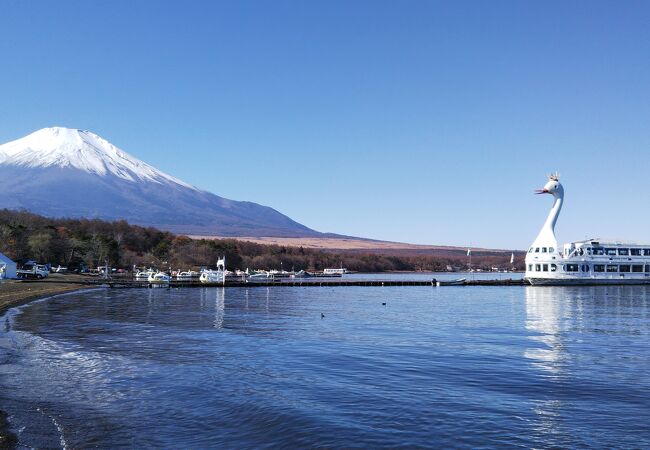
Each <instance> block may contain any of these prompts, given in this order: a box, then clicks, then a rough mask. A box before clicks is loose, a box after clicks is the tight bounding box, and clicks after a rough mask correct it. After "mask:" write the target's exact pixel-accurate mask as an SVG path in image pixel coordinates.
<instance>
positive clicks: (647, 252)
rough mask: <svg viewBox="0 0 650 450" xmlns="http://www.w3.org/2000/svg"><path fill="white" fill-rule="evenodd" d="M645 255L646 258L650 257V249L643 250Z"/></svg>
mask: <svg viewBox="0 0 650 450" xmlns="http://www.w3.org/2000/svg"><path fill="white" fill-rule="evenodd" d="M643 255H644V256H650V248H644V249H643Z"/></svg>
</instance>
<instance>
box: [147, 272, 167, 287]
mask: <svg viewBox="0 0 650 450" xmlns="http://www.w3.org/2000/svg"><path fill="white" fill-rule="evenodd" d="M171 280H172V277H170V276H169V275H167V274H166V273H165V272H157V273H152V274H150V275H149V278H147V281H148V282H149V283H150V284H169V282H170V281H171Z"/></svg>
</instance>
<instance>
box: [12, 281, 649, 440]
mask: <svg viewBox="0 0 650 450" xmlns="http://www.w3.org/2000/svg"><path fill="white" fill-rule="evenodd" d="M506 275H512V274H506ZM402 276H403V277H406V278H409V276H408V275H402ZM463 276H465V275H463ZM410 278H413V277H410ZM384 303H385V305H384ZM2 324H3V325H2V327H1V331H0V409H3V410H5V411H7V412H8V413H9V414H10V422H11V425H12V427H13V428H14V430H15V431H16V433H17V434H18V436H19V440H20V443H21V444H22V445H24V446H28V447H40V448H42V447H57V446H58V447H68V448H85V447H92V446H96V447H104V448H106V447H111V448H115V447H138V448H153V447H156V448H160V447H166V448H170V447H176V448H208V447H212V448H215V447H220V448H224V447H225V448H295V447H299V448H308V447H327V448H381V447H391V448H394V447H408V448H417V447H422V448H423V447H437V448H441V447H455V448H479V447H483V448H503V447H523V448H552V447H564V448H567V447H570V448H606V447H610V448H611V447H619V448H620V447H627V448H641V447H650V427H648V424H649V423H650V396H649V395H648V392H650V377H648V371H649V369H650V287H646V286H625V287H617V286H602V287H523V286H512V287H462V286H449V287H438V288H435V287H280V286H274V287H270V288H267V287H251V288H190V289H100V290H93V291H86V292H80V293H74V294H69V295H64V296H58V297H54V298H51V299H48V300H44V301H39V302H33V303H31V304H29V305H26V306H23V307H21V308H18V309H14V310H11V311H10V312H9V313H7V315H5V317H4V318H3V319H2Z"/></svg>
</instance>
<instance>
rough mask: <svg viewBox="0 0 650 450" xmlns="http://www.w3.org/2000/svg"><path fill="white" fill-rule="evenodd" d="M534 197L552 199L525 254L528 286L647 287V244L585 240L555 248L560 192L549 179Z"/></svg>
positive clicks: (649, 262) (649, 255)
mask: <svg viewBox="0 0 650 450" xmlns="http://www.w3.org/2000/svg"><path fill="white" fill-rule="evenodd" d="M537 193H538V194H550V195H552V196H553V197H554V199H555V200H554V202H553V207H552V208H551V212H550V213H549V215H548V217H547V219H546V222H544V226H543V227H542V230H541V231H540V232H539V235H537V238H536V239H535V241H534V242H533V245H531V247H530V248H529V249H528V253H527V254H526V275H525V278H526V280H528V281H529V282H530V284H532V285H570V284H650V244H646V245H641V244H631V243H624V242H619V241H604V240H601V239H587V240H584V241H576V242H571V243H569V244H564V245H563V246H562V247H561V248H560V247H559V246H558V243H557V239H556V238H555V224H556V222H557V218H558V216H559V215H560V210H561V209H562V202H563V200H564V188H563V187H562V184H560V181H559V177H558V176H557V175H551V176H550V177H549V181H548V183H546V185H545V186H544V188H543V189H540V190H539V191H537Z"/></svg>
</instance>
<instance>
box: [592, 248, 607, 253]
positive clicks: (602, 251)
mask: <svg viewBox="0 0 650 450" xmlns="http://www.w3.org/2000/svg"><path fill="white" fill-rule="evenodd" d="M591 252H592V253H593V254H594V255H604V254H605V249H604V248H602V247H594V248H592V249H591Z"/></svg>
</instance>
